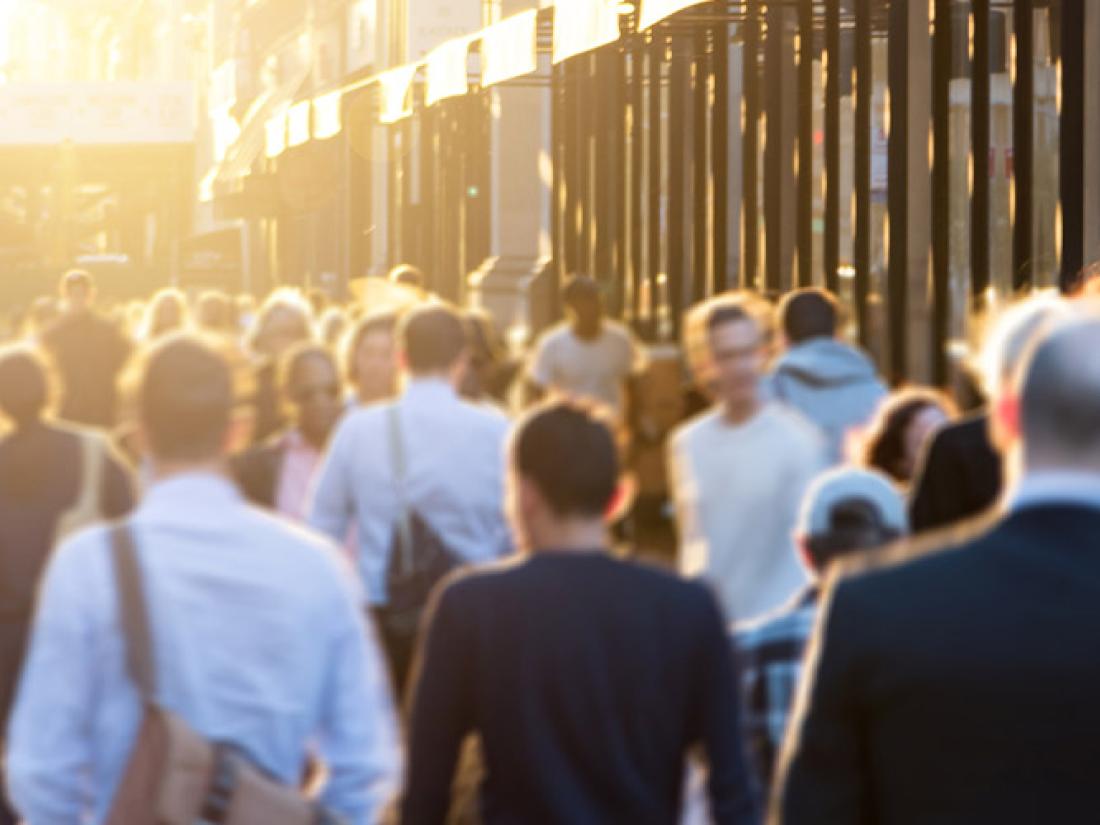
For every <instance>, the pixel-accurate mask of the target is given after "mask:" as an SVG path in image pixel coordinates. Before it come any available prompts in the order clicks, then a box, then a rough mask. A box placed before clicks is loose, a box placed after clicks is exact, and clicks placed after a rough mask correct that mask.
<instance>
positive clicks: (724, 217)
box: [710, 7, 735, 291]
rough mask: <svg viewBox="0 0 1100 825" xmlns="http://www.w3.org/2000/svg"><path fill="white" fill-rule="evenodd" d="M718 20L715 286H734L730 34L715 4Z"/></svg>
mask: <svg viewBox="0 0 1100 825" xmlns="http://www.w3.org/2000/svg"><path fill="white" fill-rule="evenodd" d="M714 15H715V17H716V18H718V22H716V23H715V24H714V26H713V27H712V29H711V38H712V39H711V48H712V52H711V76H712V78H713V81H712V83H713V87H712V89H713V98H712V103H711V106H712V115H711V121H710V124H711V132H710V145H711V179H712V181H713V183H712V186H713V189H712V191H713V193H714V201H713V202H714V225H713V229H712V235H713V237H714V253H713V254H714V262H713V267H714V289H715V291H722V290H724V289H726V288H727V287H729V286H732V279H733V278H734V277H735V275H734V273H733V272H732V271H731V268H730V265H729V251H730V246H731V232H730V228H731V227H730V226H729V224H730V208H729V203H730V201H729V185H730V175H729V150H730V147H729V135H730V129H729V119H730V76H729V75H730V69H729V64H730V34H729V24H728V23H727V22H726V20H725V17H726V9H725V8H724V7H715V9H714Z"/></svg>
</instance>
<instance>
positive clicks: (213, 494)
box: [138, 472, 242, 522]
mask: <svg viewBox="0 0 1100 825" xmlns="http://www.w3.org/2000/svg"><path fill="white" fill-rule="evenodd" d="M241 501H242V499H241V494H240V492H239V491H238V490H237V487H236V486H235V485H234V484H233V482H232V481H230V480H229V479H228V478H227V477H226V476H223V475H220V474H218V473H212V472H192V473H179V474H177V475H172V476H169V477H168V478H165V479H161V480H160V481H156V482H154V483H153V484H152V485H151V486H150V487H149V488H148V489H147V490H146V491H145V495H144V496H143V497H142V501H141V506H140V507H139V508H138V515H139V516H141V518H142V519H152V520H158V521H159V520H162V519H165V518H180V517H182V518H185V519H187V520H188V521H190V522H193V521H194V520H195V515H196V514H197V513H202V512H208V511H210V510H212V509H224V508H226V507H229V506H233V505H235V504H240V503H241Z"/></svg>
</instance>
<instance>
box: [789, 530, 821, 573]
mask: <svg viewBox="0 0 1100 825" xmlns="http://www.w3.org/2000/svg"><path fill="white" fill-rule="evenodd" d="M794 546H795V547H796V548H798V558H799V559H801V561H802V565H803V566H804V567H805V568H806V569H807V570H809V571H810V572H811V573H816V572H817V563H816V562H815V561H814V555H813V553H811V552H810V539H809V537H808V536H805V535H803V534H802V533H797V532H796V533H795V534H794Z"/></svg>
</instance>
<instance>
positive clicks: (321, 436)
mask: <svg viewBox="0 0 1100 825" xmlns="http://www.w3.org/2000/svg"><path fill="white" fill-rule="evenodd" d="M298 433H299V434H300V435H301V436H302V440H303V441H304V442H305V443H306V444H308V445H309V446H310V447H312V448H313V449H314V450H316V451H317V452H319V453H320V452H324V450H325V447H326V446H327V445H328V436H329V431H328V430H325V431H324V432H323V433H316V432H310V431H309V430H304V429H302V428H301V427H299V428H298Z"/></svg>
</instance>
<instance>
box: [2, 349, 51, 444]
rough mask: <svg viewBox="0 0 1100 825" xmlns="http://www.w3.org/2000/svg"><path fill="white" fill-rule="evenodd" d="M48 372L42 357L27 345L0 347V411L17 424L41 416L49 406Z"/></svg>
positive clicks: (22, 424) (24, 424)
mask: <svg viewBox="0 0 1100 825" xmlns="http://www.w3.org/2000/svg"><path fill="white" fill-rule="evenodd" d="M50 379H51V371H50V365H49V362H48V361H47V360H46V358H45V356H44V355H43V354H42V353H41V352H39V351H38V350H36V349H35V348H34V347H32V346H29V345H27V344H10V345H8V346H5V347H2V348H0V410H2V411H3V413H4V415H6V416H7V417H8V418H10V419H11V420H12V421H13V422H14V423H15V426H17V427H25V426H27V425H28V424H32V423H34V422H35V421H37V420H39V419H40V418H41V417H42V414H43V413H44V412H45V410H46V407H47V406H49V403H50V396H51V395H52V393H51V380H50Z"/></svg>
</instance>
